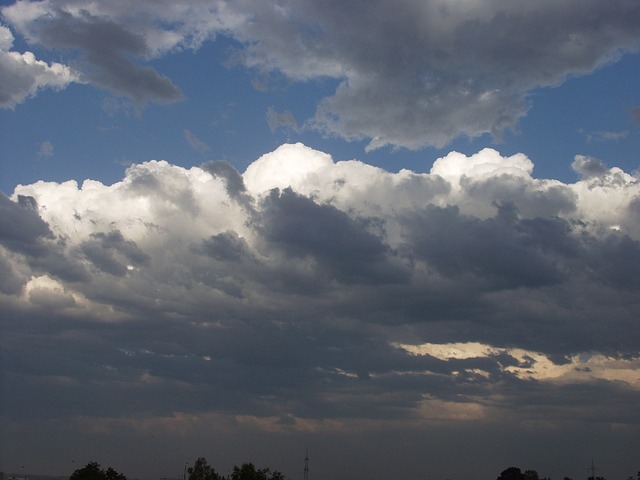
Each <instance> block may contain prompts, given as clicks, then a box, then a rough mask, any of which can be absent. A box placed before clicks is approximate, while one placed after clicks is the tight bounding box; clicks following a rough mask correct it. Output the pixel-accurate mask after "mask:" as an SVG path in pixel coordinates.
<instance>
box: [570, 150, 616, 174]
mask: <svg viewBox="0 0 640 480" xmlns="http://www.w3.org/2000/svg"><path fill="white" fill-rule="evenodd" d="M571 168H573V170H574V171H575V172H577V173H579V174H580V175H581V176H582V177H583V178H589V177H599V176H602V175H604V174H606V173H607V171H608V168H607V166H606V165H605V164H604V162H602V161H601V160H598V159H597V158H593V157H587V156H585V155H576V157H575V159H574V160H573V163H572V164H571Z"/></svg>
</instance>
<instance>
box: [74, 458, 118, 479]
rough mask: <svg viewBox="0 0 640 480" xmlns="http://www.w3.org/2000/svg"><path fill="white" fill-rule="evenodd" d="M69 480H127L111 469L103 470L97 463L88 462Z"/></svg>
mask: <svg viewBox="0 0 640 480" xmlns="http://www.w3.org/2000/svg"><path fill="white" fill-rule="evenodd" d="M69 480H127V477H125V476H124V475H123V474H122V473H118V472H116V471H115V470H114V469H113V468H111V467H109V468H107V469H106V470H103V469H101V468H100V465H99V464H98V463H97V462H89V463H87V464H86V465H85V466H84V467H82V468H79V469H77V470H76V471H75V472H73V473H72V474H71V476H70V477H69Z"/></svg>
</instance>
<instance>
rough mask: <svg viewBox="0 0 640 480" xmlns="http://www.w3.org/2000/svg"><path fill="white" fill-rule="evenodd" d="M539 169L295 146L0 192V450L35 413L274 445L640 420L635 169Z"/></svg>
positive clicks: (105, 428) (116, 428)
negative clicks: (581, 174)
mask: <svg viewBox="0 0 640 480" xmlns="http://www.w3.org/2000/svg"><path fill="white" fill-rule="evenodd" d="M532 167H533V166H532V165H530V162H529V161H528V159H526V157H524V156H513V157H501V156H500V155H499V154H498V153H497V152H495V151H491V150H484V151H482V152H479V153H478V154H476V155H474V156H472V157H465V156H463V155H460V154H450V155H448V156H447V157H444V158H442V159H439V160H438V161H437V162H436V163H435V164H434V168H433V170H432V172H431V173H425V174H417V173H411V172H407V171H402V172H398V173H389V172H384V171H382V170H379V169H375V168H373V167H371V166H367V165H365V164H362V163H360V162H357V161H351V162H338V163H333V162H332V160H331V158H330V157H329V156H327V155H326V154H323V153H322V152H317V151H313V150H311V149H309V148H307V147H304V146H303V145H299V144H298V145H285V146H283V147H281V148H279V149H278V150H276V151H275V152H272V153H270V154H267V155H264V156H263V157H261V158H260V159H258V160H256V161H255V162H254V163H253V164H252V165H251V166H250V167H249V168H248V169H247V171H246V172H244V174H242V175H241V174H240V173H239V172H237V171H236V170H234V169H233V168H232V167H231V166H230V165H229V164H228V163H226V162H211V163H206V164H205V165H204V166H203V167H202V168H191V169H188V170H187V169H183V168H180V167H176V166H173V165H170V164H168V163H167V162H157V161H153V162H148V163H144V164H140V165H132V166H131V167H130V168H129V169H128V170H127V173H126V178H125V179H123V181H122V182H117V183H115V184H113V185H112V186H109V187H104V188H103V189H102V188H94V189H92V191H91V192H89V191H87V190H83V189H75V190H74V189H73V188H69V185H68V184H66V185H64V186H61V185H58V184H54V183H48V184H47V183H37V184H33V185H25V186H20V187H17V189H16V192H15V194H14V196H12V197H11V198H7V197H4V198H2V199H0V200H2V201H1V203H0V205H1V207H2V210H3V212H4V213H3V215H1V216H0V218H1V219H3V220H4V224H3V226H2V227H0V240H1V241H2V247H1V249H0V271H1V272H2V273H3V276H2V281H0V298H1V299H2V303H3V308H2V313H1V314H0V329H1V331H2V332H3V334H2V337H1V339H2V351H3V363H2V370H1V373H2V385H3V390H2V395H3V414H2V415H3V416H2V421H3V422H4V423H3V425H4V426H5V427H6V428H3V435H4V437H2V438H3V443H4V444H7V449H4V448H3V451H6V452H10V453H9V454H4V455H13V456H15V455H17V454H18V453H19V452H21V451H22V449H24V448H27V443H25V442H24V441H23V440H22V435H23V434H20V433H18V431H19V430H23V431H30V432H38V431H40V430H39V429H46V428H47V427H46V425H48V424H49V422H54V423H55V424H56V425H64V428H63V430H64V434H60V435H61V436H66V437H68V438H71V437H74V435H76V434H80V435H82V436H87V438H93V439H94V440H95V439H97V438H98V437H100V436H103V437H100V438H109V439H111V440H112V443H111V444H112V445H119V444H120V442H117V441H115V440H116V439H117V438H119V436H120V435H124V436H126V437H127V438H136V439H139V440H140V442H142V443H141V444H146V443H147V442H150V443H149V444H153V442H156V440H155V438H156V436H157V435H160V436H162V435H163V433H162V432H164V438H173V437H172V435H170V433H171V432H173V434H174V435H177V436H178V437H179V438H180V441H182V436H186V437H189V438H199V439H202V440H204V439H209V440H210V439H211V437H210V434H205V433H200V430H199V429H200V428H204V426H206V428H207V429H208V431H209V432H216V434H215V435H216V438H218V439H220V441H221V442H222V439H224V442H223V443H224V444H225V445H226V443H228V442H230V441H235V439H236V435H241V433H239V432H246V434H247V435H249V433H253V435H254V436H253V437H252V438H254V440H255V438H258V437H259V438H263V436H265V437H264V438H266V435H267V433H266V432H271V433H270V435H271V437H270V438H271V441H272V442H273V441H277V440H276V439H284V438H285V437H287V438H289V439H290V440H287V441H285V440H282V441H283V442H284V443H283V445H287V446H288V448H291V447H292V444H291V443H290V442H300V441H304V440H307V439H311V438H316V441H318V440H317V438H318V436H319V437H320V438H326V439H327V441H328V444H332V443H331V441H333V440H335V439H336V438H343V437H344V436H345V435H346V436H347V437H348V438H359V436H361V435H362V436H366V437H367V438H369V440H368V441H367V443H366V445H372V444H373V443H375V442H381V443H380V445H384V444H385V442H384V441H383V440H382V438H381V437H380V432H381V431H382V432H384V435H385V437H387V438H388V435H389V434H390V433H389V432H400V431H403V432H404V434H403V435H400V433H398V438H399V439H401V438H403V439H404V440H405V441H406V439H407V438H409V437H411V436H413V435H418V436H419V435H422V434H425V432H434V431H437V429H438V428H441V427H442V428H444V426H446V427H447V428H449V429H454V430H455V431H458V432H459V433H460V435H462V436H463V437H464V438H468V437H467V436H466V435H468V434H469V433H470V432H473V431H476V430H477V429H478V428H480V427H481V426H482V427H484V428H487V429H489V430H491V431H494V430H496V429H497V430H499V429H500V425H503V424H505V423H508V424H510V425H512V428H514V429H516V430H517V431H518V432H519V434H520V436H521V438H525V439H529V438H530V437H531V436H532V435H533V436H535V435H536V434H537V433H536V432H538V433H539V430H538V428H542V427H541V426H542V425H549V422H552V424H553V425H552V426H551V427H549V428H552V429H560V430H562V429H569V428H573V429H578V430H580V429H584V430H585V431H587V430H588V431H591V430H593V429H594V428H599V426H600V425H608V426H609V427H610V426H612V425H617V426H619V425H621V424H622V425H624V428H625V429H629V430H632V431H633V432H634V433H637V428H636V425H637V412H636V409H634V408H632V407H631V406H633V405H635V404H636V403H637V401H638V399H639V392H638V388H637V378H638V371H639V370H640V363H639V362H640V359H639V357H638V348H637V346H638V344H639V342H640V331H639V330H638V328H637V321H636V320H637V311H638V303H639V297H638V292H639V291H640V285H639V284H638V280H637V275H636V272H635V266H636V265H637V264H638V262H640V231H638V230H637V217H638V209H637V203H638V202H637V198H638V197H639V196H640V192H639V191H638V188H639V187H638V185H639V183H638V182H637V179H636V178H635V177H632V176H631V175H629V174H626V173H624V172H622V171H618V170H616V169H609V170H607V171H606V172H600V173H599V176H598V177H597V178H595V177H594V178H592V177H588V178H582V179H581V180H579V181H577V182H576V183H574V184H561V183H559V182H557V181H551V180H537V179H534V178H532V177H531V176H530V175H529V173H528V171H529V170H530V169H532ZM585 168H586V167H585ZM588 170H589V169H588ZM283 185H288V186H283ZM516 186H517V188H516ZM506 192H519V194H513V195H511V197H512V198H511V202H509V203H507V202H505V196H507V194H506ZM88 195H90V198H89V197H87V196H88ZM0 223H2V222H0ZM78 280H82V281H78ZM43 399H46V400H43ZM611 399H614V400H611ZM603 404H606V405H607V408H603V407H602V405H603ZM35 422H37V425H39V426H36V423H35ZM43 425H45V426H43ZM497 430H496V431H497ZM553 431H554V432H555V431H556V430H553ZM4 432H6V433H4ZM91 432H98V433H91ZM149 432H154V433H153V435H151V434H150V433H149ZM547 433H548V431H547ZM244 434H245V433H242V435H244ZM598 435H600V434H598ZM602 435H603V436H598V438H602V439H609V437H607V436H606V435H604V434H602ZM9 436H11V439H12V440H11V443H10V444H9V441H8V439H9ZM145 436H149V437H148V438H146V439H144V437H145ZM56 438H58V437H56ZM589 438H590V439H591V438H593V437H589ZM329 440H331V441H329ZM451 441H452V442H453V443H455V442H454V439H452V440H451ZM589 441H592V440H589ZM616 441H620V440H619V439H618V440H616ZM65 442H66V441H65ZM523 442H524V443H523V445H527V446H528V447H529V448H530V449H531V451H536V450H535V449H536V448H539V447H538V446H536V445H534V444H529V443H528V440H526V441H523ZM88 444H89V445H95V443H91V442H88ZM188 445H190V447H189V448H196V445H191V444H190V443H188ZM265 445H271V443H269V442H267V443H265ZM589 445H591V444H589ZM616 445H617V444H616ZM635 445H636V446H637V443H636V444H635ZM476 447H478V448H480V447H481V442H480V444H478V445H476ZM583 447H584V445H582V444H581V445H578V446H576V447H575V448H574V447H571V448H569V450H567V452H569V453H567V455H576V456H578V453H579V451H581V450H582V449H583ZM31 448H32V450H30V451H40V450H42V455H43V457H42V458H53V457H52V456H51V454H50V453H46V452H47V451H48V450H44V447H42V446H39V445H35V446H34V445H33V444H31ZM86 448H88V447H86ZM109 448H110V449H115V450H113V451H116V450H118V447H113V446H112V447H109ZM163 448H166V447H163ZM221 448H222V450H220V451H225V452H226V451H227V450H225V449H226V448H228V447H224V446H222V447H221ZM319 448H320V447H319ZM325 448H326V447H325ZM386 448H393V447H392V446H390V445H387V446H386ZM621 448H622V447H621ZM625 448H626V447H625ZM34 449H35V450H34ZM80 450H82V452H83V454H84V453H86V450H85V447H84V446H83V447H82V448H80ZM108 451H112V450H108ZM163 451H164V450H163ZM120 454H121V453H119V455H120ZM184 454H185V455H193V453H192V452H184ZM232 458H235V457H232ZM420 458H422V457H420ZM492 458H494V461H496V462H498V464H499V466H495V465H493V466H490V467H486V468H483V469H482V470H483V471H485V470H486V471H488V472H489V473H491V471H492V470H497V472H496V474H497V473H499V471H500V468H504V467H505V465H503V464H502V461H503V460H502V459H498V460H495V457H492ZM565 458H566V456H565ZM432 460H434V458H433V457H431V456H428V458H426V459H425V460H424V461H425V462H427V463H429V462H431V461H432ZM51 461H52V462H54V463H55V460H51ZM423 466H424V465H423ZM135 468H140V467H134V466H132V469H133V470H135ZM416 468H417V467H416ZM421 468H422V467H421ZM553 468H556V470H559V467H558V465H556V466H555V467H553ZM556 470H554V471H556ZM444 473H445V469H443V474H444ZM489 473H488V474H489ZM557 473H558V474H568V473H569V472H567V471H562V470H560V471H558V472H557ZM488 474H487V475H488ZM344 475H347V474H344ZM338 477H339V476H338ZM342 478H346V477H342Z"/></svg>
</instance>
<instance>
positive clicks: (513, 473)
mask: <svg viewBox="0 0 640 480" xmlns="http://www.w3.org/2000/svg"><path fill="white" fill-rule="evenodd" d="M537 475H538V474H536V476H537ZM497 480H525V476H524V473H522V471H521V470H520V469H519V468H518V467H509V468H507V469H506V470H503V471H502V473H500V476H499V477H498V478H497Z"/></svg>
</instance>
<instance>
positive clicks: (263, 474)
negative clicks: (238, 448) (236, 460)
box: [229, 463, 284, 480]
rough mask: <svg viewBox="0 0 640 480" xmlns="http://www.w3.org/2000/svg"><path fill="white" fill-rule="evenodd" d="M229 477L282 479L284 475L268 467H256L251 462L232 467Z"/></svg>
mask: <svg viewBox="0 0 640 480" xmlns="http://www.w3.org/2000/svg"><path fill="white" fill-rule="evenodd" d="M229 478H230V480H284V475H282V473H280V472H278V471H274V472H271V471H270V470H269V469H268V468H259V469H256V467H255V466H254V465H253V463H243V464H242V466H241V467H238V466H234V467H233V472H231V475H230V476H229Z"/></svg>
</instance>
